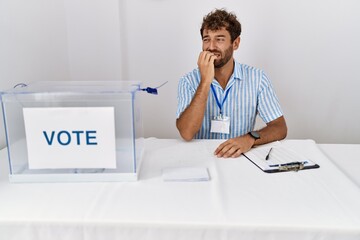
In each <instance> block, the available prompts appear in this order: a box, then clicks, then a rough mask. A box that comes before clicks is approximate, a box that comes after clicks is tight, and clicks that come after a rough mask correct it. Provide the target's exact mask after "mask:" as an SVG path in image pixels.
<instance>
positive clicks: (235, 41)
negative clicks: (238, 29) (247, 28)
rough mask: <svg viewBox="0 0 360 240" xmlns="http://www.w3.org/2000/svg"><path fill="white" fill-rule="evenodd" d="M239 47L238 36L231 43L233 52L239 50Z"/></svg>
mask: <svg viewBox="0 0 360 240" xmlns="http://www.w3.org/2000/svg"><path fill="white" fill-rule="evenodd" d="M239 46H240V36H238V37H237V38H236V39H235V40H234V42H233V48H234V50H237V49H238V48H239Z"/></svg>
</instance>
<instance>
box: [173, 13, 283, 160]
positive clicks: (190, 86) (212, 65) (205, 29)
mask: <svg viewBox="0 0 360 240" xmlns="http://www.w3.org/2000/svg"><path fill="white" fill-rule="evenodd" d="M200 33H201V37H202V50H203V51H202V52H201V53H200V55H199V58H198V62H197V64H198V68H196V69H194V70H193V71H192V72H190V73H188V74H187V75H185V76H184V77H182V78H181V79H180V81H179V88H178V110H177V120H176V126H177V128H178V130H179V132H180V135H181V136H182V138H184V139H185V140H186V141H190V140H191V139H193V138H207V139H228V140H227V141H225V142H223V143H222V144H220V145H219V147H218V148H217V149H216V150H215V152H214V154H215V155H216V156H218V157H225V158H228V157H238V156H240V155H241V153H244V152H247V151H249V150H250V149H251V148H252V147H253V146H255V145H259V144H265V143H268V142H272V141H275V140H280V139H283V138H285V137H286V135H287V127H286V122H285V118H284V117H283V113H282V110H281V108H280V105H279V102H278V99H277V97H276V95H275V92H274V90H273V88H272V85H271V83H270V81H269V79H268V78H267V76H266V75H265V74H264V72H263V71H262V70H260V69H257V68H254V67H250V66H247V65H244V64H240V63H238V62H236V61H235V60H234V58H233V53H234V51H235V50H237V49H238V48H239V45H240V33H241V24H240V22H239V21H238V20H237V18H236V16H235V15H234V14H232V13H228V12H227V11H225V10H223V9H221V10H219V9H217V10H215V11H213V12H210V13H209V14H208V15H206V16H205V17H204V19H203V23H202V26H201V29H200ZM257 114H259V116H260V117H261V119H262V120H263V121H264V122H265V123H266V127H264V128H262V129H261V130H259V131H253V130H254V125H255V119H256V115H257Z"/></svg>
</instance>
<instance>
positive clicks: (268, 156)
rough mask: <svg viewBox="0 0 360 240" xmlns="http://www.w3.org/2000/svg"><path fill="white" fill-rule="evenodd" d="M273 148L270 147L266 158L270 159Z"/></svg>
mask: <svg viewBox="0 0 360 240" xmlns="http://www.w3.org/2000/svg"><path fill="white" fill-rule="evenodd" d="M272 149H273V148H270V150H269V152H268V154H267V155H266V157H265V160H268V159H269V158H270V152H271V150H272Z"/></svg>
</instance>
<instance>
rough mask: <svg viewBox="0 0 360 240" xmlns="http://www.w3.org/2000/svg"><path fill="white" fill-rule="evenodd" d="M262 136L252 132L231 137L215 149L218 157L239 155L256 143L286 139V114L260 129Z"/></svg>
mask: <svg viewBox="0 0 360 240" xmlns="http://www.w3.org/2000/svg"><path fill="white" fill-rule="evenodd" d="M258 132H259V134H260V138H259V139H256V140H255V138H254V137H252V136H251V135H250V134H245V135H243V136H239V137H235V138H231V139H229V140H227V141H225V142H223V143H222V144H220V145H219V147H218V148H217V149H216V150H215V152H214V154H215V155H216V156H217V157H224V158H230V157H233V158H235V157H239V156H240V155H241V154H242V153H245V152H247V151H249V150H250V149H251V148H252V147H253V146H255V145H261V144H265V143H269V142H273V141H277V140H281V139H284V138H285V137H286V135H287V126H286V121H285V118H284V116H281V117H279V118H277V119H275V120H273V121H271V122H268V123H267V124H266V127H264V128H262V129H261V130H259V131H258Z"/></svg>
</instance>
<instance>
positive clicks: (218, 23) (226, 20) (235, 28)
mask: <svg viewBox="0 0 360 240" xmlns="http://www.w3.org/2000/svg"><path fill="white" fill-rule="evenodd" d="M223 27H225V29H226V30H227V31H228V32H229V33H230V36H231V42H234V40H235V39H236V38H237V37H238V36H240V34H241V24H240V22H239V21H238V20H237V17H236V15H235V14H234V13H231V12H227V11H226V10H225V9H215V10H214V11H212V12H210V13H209V14H207V15H206V16H205V17H204V18H203V23H202V25H201V28H200V34H201V37H203V31H204V30H205V29H208V30H211V31H216V30H220V29H221V28H223Z"/></svg>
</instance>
